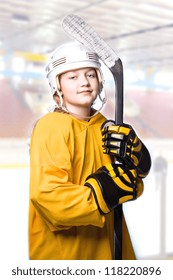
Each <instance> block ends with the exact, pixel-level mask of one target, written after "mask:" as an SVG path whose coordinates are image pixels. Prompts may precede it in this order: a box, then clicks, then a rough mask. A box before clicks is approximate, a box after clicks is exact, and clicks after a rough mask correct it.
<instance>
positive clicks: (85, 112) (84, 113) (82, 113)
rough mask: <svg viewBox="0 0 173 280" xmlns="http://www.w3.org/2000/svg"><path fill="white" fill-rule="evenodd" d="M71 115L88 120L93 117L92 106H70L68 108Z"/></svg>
mask: <svg viewBox="0 0 173 280" xmlns="http://www.w3.org/2000/svg"><path fill="white" fill-rule="evenodd" d="M67 110H68V112H69V114H70V115H72V116H75V117H76V118H77V119H80V120H88V119H89V118H90V117H91V108H90V107H81V106H80V107H75V108H74V107H73V106H68V108H67Z"/></svg>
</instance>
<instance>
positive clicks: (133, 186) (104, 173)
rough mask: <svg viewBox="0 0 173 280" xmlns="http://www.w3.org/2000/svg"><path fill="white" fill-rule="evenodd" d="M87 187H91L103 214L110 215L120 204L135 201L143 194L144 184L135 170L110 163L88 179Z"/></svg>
mask: <svg viewBox="0 0 173 280" xmlns="http://www.w3.org/2000/svg"><path fill="white" fill-rule="evenodd" d="M85 186H87V187H90V188H91V189H92V191H93V193H94V196H95V200H96V202H97V205H98V208H99V210H100V212H101V213H104V214H106V213H109V212H110V211H112V210H113V209H114V208H115V207H116V206H117V205H118V204H121V203H124V202H127V201H129V200H134V199H136V198H137V197H139V196H140V195H141V194H142V192H143V182H142V180H141V179H139V178H137V173H136V170H135V169H130V168H129V167H127V166H123V165H122V164H115V163H112V164H111V163H110V164H107V165H105V166H103V167H101V168H100V169H98V170H97V171H96V172H95V173H93V174H91V175H90V176H88V177H87V179H86V182H85Z"/></svg>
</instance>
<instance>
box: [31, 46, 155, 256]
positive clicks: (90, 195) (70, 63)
mask: <svg viewBox="0 0 173 280" xmlns="http://www.w3.org/2000/svg"><path fill="white" fill-rule="evenodd" d="M46 72H47V78H48V81H49V85H50V89H51V94H52V96H53V98H54V100H55V102H56V107H55V110H54V111H53V112H49V113H47V114H46V115H45V116H43V117H42V118H41V119H39V120H38V122H37V123H36V125H35V127H34V130H33V133H32V137H31V145H30V209H29V257H30V259H31V260H104V259H105V260H112V259H114V253H113V252H114V250H113V247H114V244H113V243H114V237H113V229H114V220H113V209H114V208H115V207H116V206H117V205H119V204H121V203H125V202H127V201H132V200H134V199H136V198H137V197H139V196H140V195H141V193H142V191H143V182H142V178H143V177H145V176H146V175H147V173H148V172H149V169H150V164H151V162H150V156H149V153H148V150H147V149H146V148H145V146H144V144H143V143H142V142H141V140H140V139H139V138H138V137H137V135H136V133H135V132H134V130H133V128H132V127H131V126H129V125H123V126H116V125H115V124H114V123H111V124H110V125H105V124H107V123H105V122H107V120H106V118H105V117H104V116H103V115H102V114H101V113H100V112H99V110H100V108H101V107H102V106H103V104H104V102H105V92H104V83H103V76H102V71H101V64H100V61H99V58H98V56H97V54H96V53H93V52H92V51H90V50H89V49H88V48H86V47H85V46H83V45H80V44H78V43H75V42H73V43H68V44H65V45H62V46H60V47H59V48H57V49H56V50H55V52H54V53H53V55H52V57H51V59H50V62H49V64H48V65H47V67H46ZM110 155H114V156H116V157H117V158H118V160H119V162H121V163H120V164H118V163H112V162H111V157H110ZM122 240H123V246H122V250H123V252H122V256H123V259H135V254H134V250H133V247H132V244H131V240H130V236H129V233H128V230H127V227H126V223H125V220H124V217H123V236H122ZM115 249H116V248H115Z"/></svg>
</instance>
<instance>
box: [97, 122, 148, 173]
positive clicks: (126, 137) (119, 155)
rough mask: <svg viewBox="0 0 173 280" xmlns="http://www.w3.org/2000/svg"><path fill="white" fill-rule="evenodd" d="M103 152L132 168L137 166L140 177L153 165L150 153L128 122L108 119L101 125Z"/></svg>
mask: <svg viewBox="0 0 173 280" xmlns="http://www.w3.org/2000/svg"><path fill="white" fill-rule="evenodd" d="M101 133H102V141H103V152H104V153H106V154H110V155H113V156H115V157H116V159H117V160H118V161H119V162H122V163H124V164H126V165H128V166H130V167H131V168H135V169H136V171H137V173H138V176H139V177H142V178H143V177H145V176H146V175H147V174H148V172H149V170H150V167H151V158H150V154H149V152H148V150H147V148H146V147H145V145H144V144H143V143H142V141H141V140H140V139H139V138H138V136H137V135H136V133H135V131H134V129H133V128H132V126H130V125H128V124H123V125H116V124H115V122H114V121H106V122H104V123H103V125H102V127H101Z"/></svg>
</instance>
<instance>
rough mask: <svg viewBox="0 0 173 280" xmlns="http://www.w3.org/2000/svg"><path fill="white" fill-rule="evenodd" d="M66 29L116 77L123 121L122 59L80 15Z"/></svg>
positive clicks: (117, 214) (118, 226) (117, 226)
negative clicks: (95, 54)
mask: <svg viewBox="0 0 173 280" xmlns="http://www.w3.org/2000/svg"><path fill="white" fill-rule="evenodd" d="M62 27H63V29H64V31H65V32H66V33H67V34H68V35H69V36H70V37H72V38H74V39H76V40H77V41H79V42H80V43H82V44H84V45H85V46H87V47H88V48H89V49H91V50H92V51H94V52H96V53H97V54H98V56H99V57H100V59H101V60H102V61H103V63H104V64H105V65H106V66H107V67H108V68H109V70H110V72H111V73H112V76H113V78H114V82H115V86H116V93H115V103H116V110H115V122H116V124H122V123H123V65H122V62H121V59H120V58H119V57H118V56H117V55H116V53H115V52H114V51H113V50H112V49H111V48H110V46H109V45H108V44H107V43H106V42H105V41H104V40H103V38H101V37H100V36H99V35H98V34H97V32H96V31H95V30H94V29H93V28H92V27H91V26H90V25H89V24H87V23H86V22H85V21H84V20H83V19H82V18H80V17H79V16H76V15H73V14H70V15H67V16H66V17H65V18H64V19H63V21H62ZM114 246H115V249H114V255H115V259H117V260H121V259H122V206H121V205H119V206H117V207H116V208H115V210H114Z"/></svg>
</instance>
